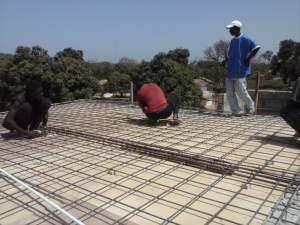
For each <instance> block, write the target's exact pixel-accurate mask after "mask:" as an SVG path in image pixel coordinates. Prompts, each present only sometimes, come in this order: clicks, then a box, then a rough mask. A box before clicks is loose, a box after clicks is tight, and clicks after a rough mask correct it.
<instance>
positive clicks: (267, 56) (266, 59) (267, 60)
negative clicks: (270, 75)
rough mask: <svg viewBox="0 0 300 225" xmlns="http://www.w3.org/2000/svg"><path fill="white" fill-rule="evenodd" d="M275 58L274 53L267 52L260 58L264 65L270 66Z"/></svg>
mask: <svg viewBox="0 0 300 225" xmlns="http://www.w3.org/2000/svg"><path fill="white" fill-rule="evenodd" d="M272 56H273V52H272V51H269V50H267V51H265V52H264V53H262V54H260V56H259V58H260V59H262V60H263V62H264V63H266V64H269V63H270V62H271V59H272Z"/></svg>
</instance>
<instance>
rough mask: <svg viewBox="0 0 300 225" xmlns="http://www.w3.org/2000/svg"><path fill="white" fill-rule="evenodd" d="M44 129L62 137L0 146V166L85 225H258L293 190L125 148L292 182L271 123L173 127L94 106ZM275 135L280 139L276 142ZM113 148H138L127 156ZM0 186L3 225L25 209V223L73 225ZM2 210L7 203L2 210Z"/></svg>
mask: <svg viewBox="0 0 300 225" xmlns="http://www.w3.org/2000/svg"><path fill="white" fill-rule="evenodd" d="M49 127H53V128H56V129H57V130H56V131H60V132H59V133H57V134H55V133H50V134H49V135H48V136H46V137H42V138H38V139H35V140H30V141H28V140H17V141H13V140H10V141H5V142H4V141H3V142H0V143H1V144H0V151H1V158H0V166H1V167H2V168H5V169H6V170H8V171H10V173H12V174H14V175H15V176H17V177H19V178H21V179H23V180H24V181H25V182H27V183H30V184H32V185H33V186H34V187H36V189H37V190H39V191H40V192H42V193H44V194H45V195H47V196H48V197H49V198H51V199H53V200H55V201H57V202H58V203H59V204H61V206H62V207H63V208H64V209H66V210H67V211H69V212H71V213H72V212H74V214H75V215H76V216H77V217H78V218H79V219H80V220H81V221H83V222H84V223H86V224H93V223H97V224H118V223H119V224H124V223H126V221H130V222H131V223H136V224H205V223H206V224H208V223H211V224H222V223H232V224H259V223H262V221H264V219H265V218H266V217H267V216H268V214H269V212H270V211H271V208H272V207H273V206H274V205H275V203H276V201H277V200H278V198H279V196H280V195H281V194H282V193H283V192H285V191H291V190H286V185H282V184H283V183H290V181H291V180H288V181H287V182H285V181H283V180H275V181H274V182H268V181H267V180H257V179H255V178H256V176H257V175H258V174H252V175H251V174H248V176H245V177H243V176H238V175H235V174H234V173H233V175H232V176H228V175H226V173H225V174H218V173H213V172H210V171H208V170H207V169H203V168H200V169H199V168H193V167H190V166H186V165H183V164H180V163H175V162H171V161H168V160H167V159H165V158H155V157H153V155H151V156H149V155H147V154H142V153H139V154H136V152H133V151H131V149H132V148H133V147H137V146H136V145H137V144H138V145H139V146H140V145H142V146H147V147H148V150H149V148H150V149H151V148H156V149H158V148H161V149H165V150H166V149H168V150H173V151H174V152H176V153H180V154H184V155H188V156H190V155H192V156H195V155H196V156H197V157H198V158H199V159H201V157H202V159H203V158H204V159H206V158H213V159H217V160H222V162H223V161H226V162H229V163H230V164H234V165H237V166H238V167H239V168H241V167H242V168H253V167H255V168H258V170H259V172H270V171H271V172H272V173H273V174H275V175H278V176H281V177H283V176H285V177H289V179H293V178H292V175H293V174H295V172H296V170H297V168H298V167H299V162H300V158H299V150H298V149H297V147H295V145H297V144H298V143H297V142H296V141H295V140H293V139H291V138H289V135H290V134H291V133H292V131H291V130H290V129H289V128H288V127H287V125H285V124H284V122H283V121H281V120H280V119H279V118H277V117H268V116H265V117H260V116H253V117H243V118H226V117H221V116H218V115H209V114H193V113H191V112H187V113H185V114H184V118H183V124H182V125H180V126H178V127H169V126H165V125H159V124H158V125H156V126H149V125H148V124H147V123H146V122H145V121H144V120H143V115H142V114H141V113H140V111H139V109H137V108H131V107H128V105H125V104H124V105H120V104H116V103H103V102H95V101H91V102H76V103H70V104H67V105H60V106H55V107H53V108H52V109H51V112H50V121H49ZM58 128H59V129H63V131H64V132H62V130H59V129H58ZM70 131H72V132H73V133H72V132H70ZM74 132H75V134H76V135H75V134H74ZM76 132H77V133H76ZM272 135H273V136H274V135H275V136H278V135H279V136H281V137H285V138H282V139H281V141H280V142H274V141H273V139H274V138H273V136H272ZM99 137H100V138H99ZM103 137H105V138H104V139H103ZM101 138H102V139H101ZM107 140H111V141H112V142H107ZM115 140H119V141H120V140H121V141H123V142H125V143H127V144H128V143H130V144H132V143H133V144H135V145H127V146H125V147H126V149H125V148H124V145H122V146H120V145H119V146H118V144H115V142H114V143H113V141H115ZM215 162H218V161H215ZM256 172H257V171H256ZM0 182H1V183H0V190H1V195H0V196H1V199H0V204H1V209H2V208H3V207H2V206H4V209H3V211H2V210H0V224H1V221H7V220H8V219H10V218H11V217H13V216H14V215H18V214H17V213H20V214H21V213H22V212H24V206H26V207H27V208H26V209H25V211H26V212H33V211H34V213H33V215H32V216H31V217H30V218H31V220H30V221H29V222H26V223H23V224H61V223H62V222H61V220H63V221H65V223H67V224H68V223H70V222H71V221H68V220H67V218H64V217H63V216H62V215H60V214H59V213H58V212H56V211H55V210H52V211H51V210H50V211H51V212H49V209H48V211H47V210H45V209H44V208H42V207H41V202H39V201H36V200H35V199H33V198H28V199H27V198H25V196H27V195H28V193H26V191H21V190H18V191H16V193H13V194H11V192H12V190H14V188H15V187H13V186H14V184H12V183H9V181H7V179H3V180H2V179H1V180H0ZM293 187H295V185H294V186H293ZM23 198H24V199H25V200H23ZM12 199H14V200H12ZM20 200H21V201H22V202H18V201H20ZM12 202H14V203H12ZM8 204H14V205H13V206H11V207H10V208H6V207H5V206H7V205H8ZM35 210H37V211H35ZM23 221H25V220H23Z"/></svg>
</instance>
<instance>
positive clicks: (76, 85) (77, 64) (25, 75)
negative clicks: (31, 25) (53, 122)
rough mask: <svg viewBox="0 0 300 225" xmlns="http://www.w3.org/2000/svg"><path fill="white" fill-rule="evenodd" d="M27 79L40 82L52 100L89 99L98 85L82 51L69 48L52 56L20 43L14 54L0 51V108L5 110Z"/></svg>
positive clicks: (44, 50)
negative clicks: (0, 52)
mask: <svg viewBox="0 0 300 225" xmlns="http://www.w3.org/2000/svg"><path fill="white" fill-rule="evenodd" d="M28 80H38V81H40V82H41V83H42V85H43V87H44V92H45V95H46V96H48V97H50V98H51V100H52V101H53V102H59V101H64V100H72V99H77V98H89V97H91V96H92V95H93V94H94V93H95V92H96V91H97V90H98V87H99V86H98V84H97V80H96V79H95V78H94V76H93V74H92V71H91V69H90V68H89V66H88V65H87V63H86V62H85V61H84V59H83V52H82V51H80V50H75V49H71V48H68V49H64V50H63V51H61V52H58V53H57V54H56V55H55V57H54V58H51V57H50V56H49V55H48V51H47V50H46V49H43V48H42V47H40V46H33V47H32V48H30V47H24V46H19V47H17V48H16V52H15V54H14V55H7V56H6V55H4V54H0V108H1V110H5V109H7V107H8V106H9V103H10V102H11V101H12V100H13V99H14V97H15V96H16V95H18V94H19V93H21V92H22V91H23V88H24V85H25V84H26V82H27V81H28Z"/></svg>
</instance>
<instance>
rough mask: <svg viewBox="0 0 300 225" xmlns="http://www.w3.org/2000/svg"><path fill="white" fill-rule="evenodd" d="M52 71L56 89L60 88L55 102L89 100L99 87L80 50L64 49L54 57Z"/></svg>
mask: <svg viewBox="0 0 300 225" xmlns="http://www.w3.org/2000/svg"><path fill="white" fill-rule="evenodd" d="M52 70H53V72H54V74H55V78H56V81H57V82H56V83H55V85H57V87H61V89H60V91H61V92H60V95H58V96H56V97H58V98H56V100H59V101H61V100H72V99H80V98H91V97H92V96H93V94H95V92H97V91H98V90H99V85H98V82H97V80H96V78H95V77H94V76H93V72H92V70H91V68H90V66H89V64H88V63H86V62H85V61H84V60H83V53H82V51H80V50H75V49H70V48H68V49H64V50H63V51H61V52H58V53H57V54H56V55H55V56H54V60H53V63H52Z"/></svg>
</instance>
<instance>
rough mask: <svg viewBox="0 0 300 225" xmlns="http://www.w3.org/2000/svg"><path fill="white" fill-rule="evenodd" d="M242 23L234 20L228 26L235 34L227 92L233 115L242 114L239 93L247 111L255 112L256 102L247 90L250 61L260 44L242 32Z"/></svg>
mask: <svg viewBox="0 0 300 225" xmlns="http://www.w3.org/2000/svg"><path fill="white" fill-rule="evenodd" d="M241 27H242V23H241V22H240V21H238V20H234V21H232V22H231V23H230V24H229V25H227V26H226V28H227V29H229V33H230V34H231V35H232V36H233V38H232V40H231V42H230V45H229V49H228V55H227V65H228V68H227V78H226V94H227V98H228V102H229V106H230V109H231V111H232V113H233V115H241V114H242V110H241V108H240V106H239V104H238V99H237V95H238V96H239V97H240V98H241V99H242V101H243V102H244V103H245V112H246V113H254V111H255V110H254V102H253V100H252V99H251V97H250V95H249V93H248V91H247V82H246V78H247V77H248V76H249V75H250V74H251V69H250V61H251V59H252V58H253V57H254V56H255V55H256V53H257V52H258V50H259V49H260V46H258V45H256V43H255V42H254V41H253V40H252V39H250V38H249V37H246V36H244V35H243V34H241Z"/></svg>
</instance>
